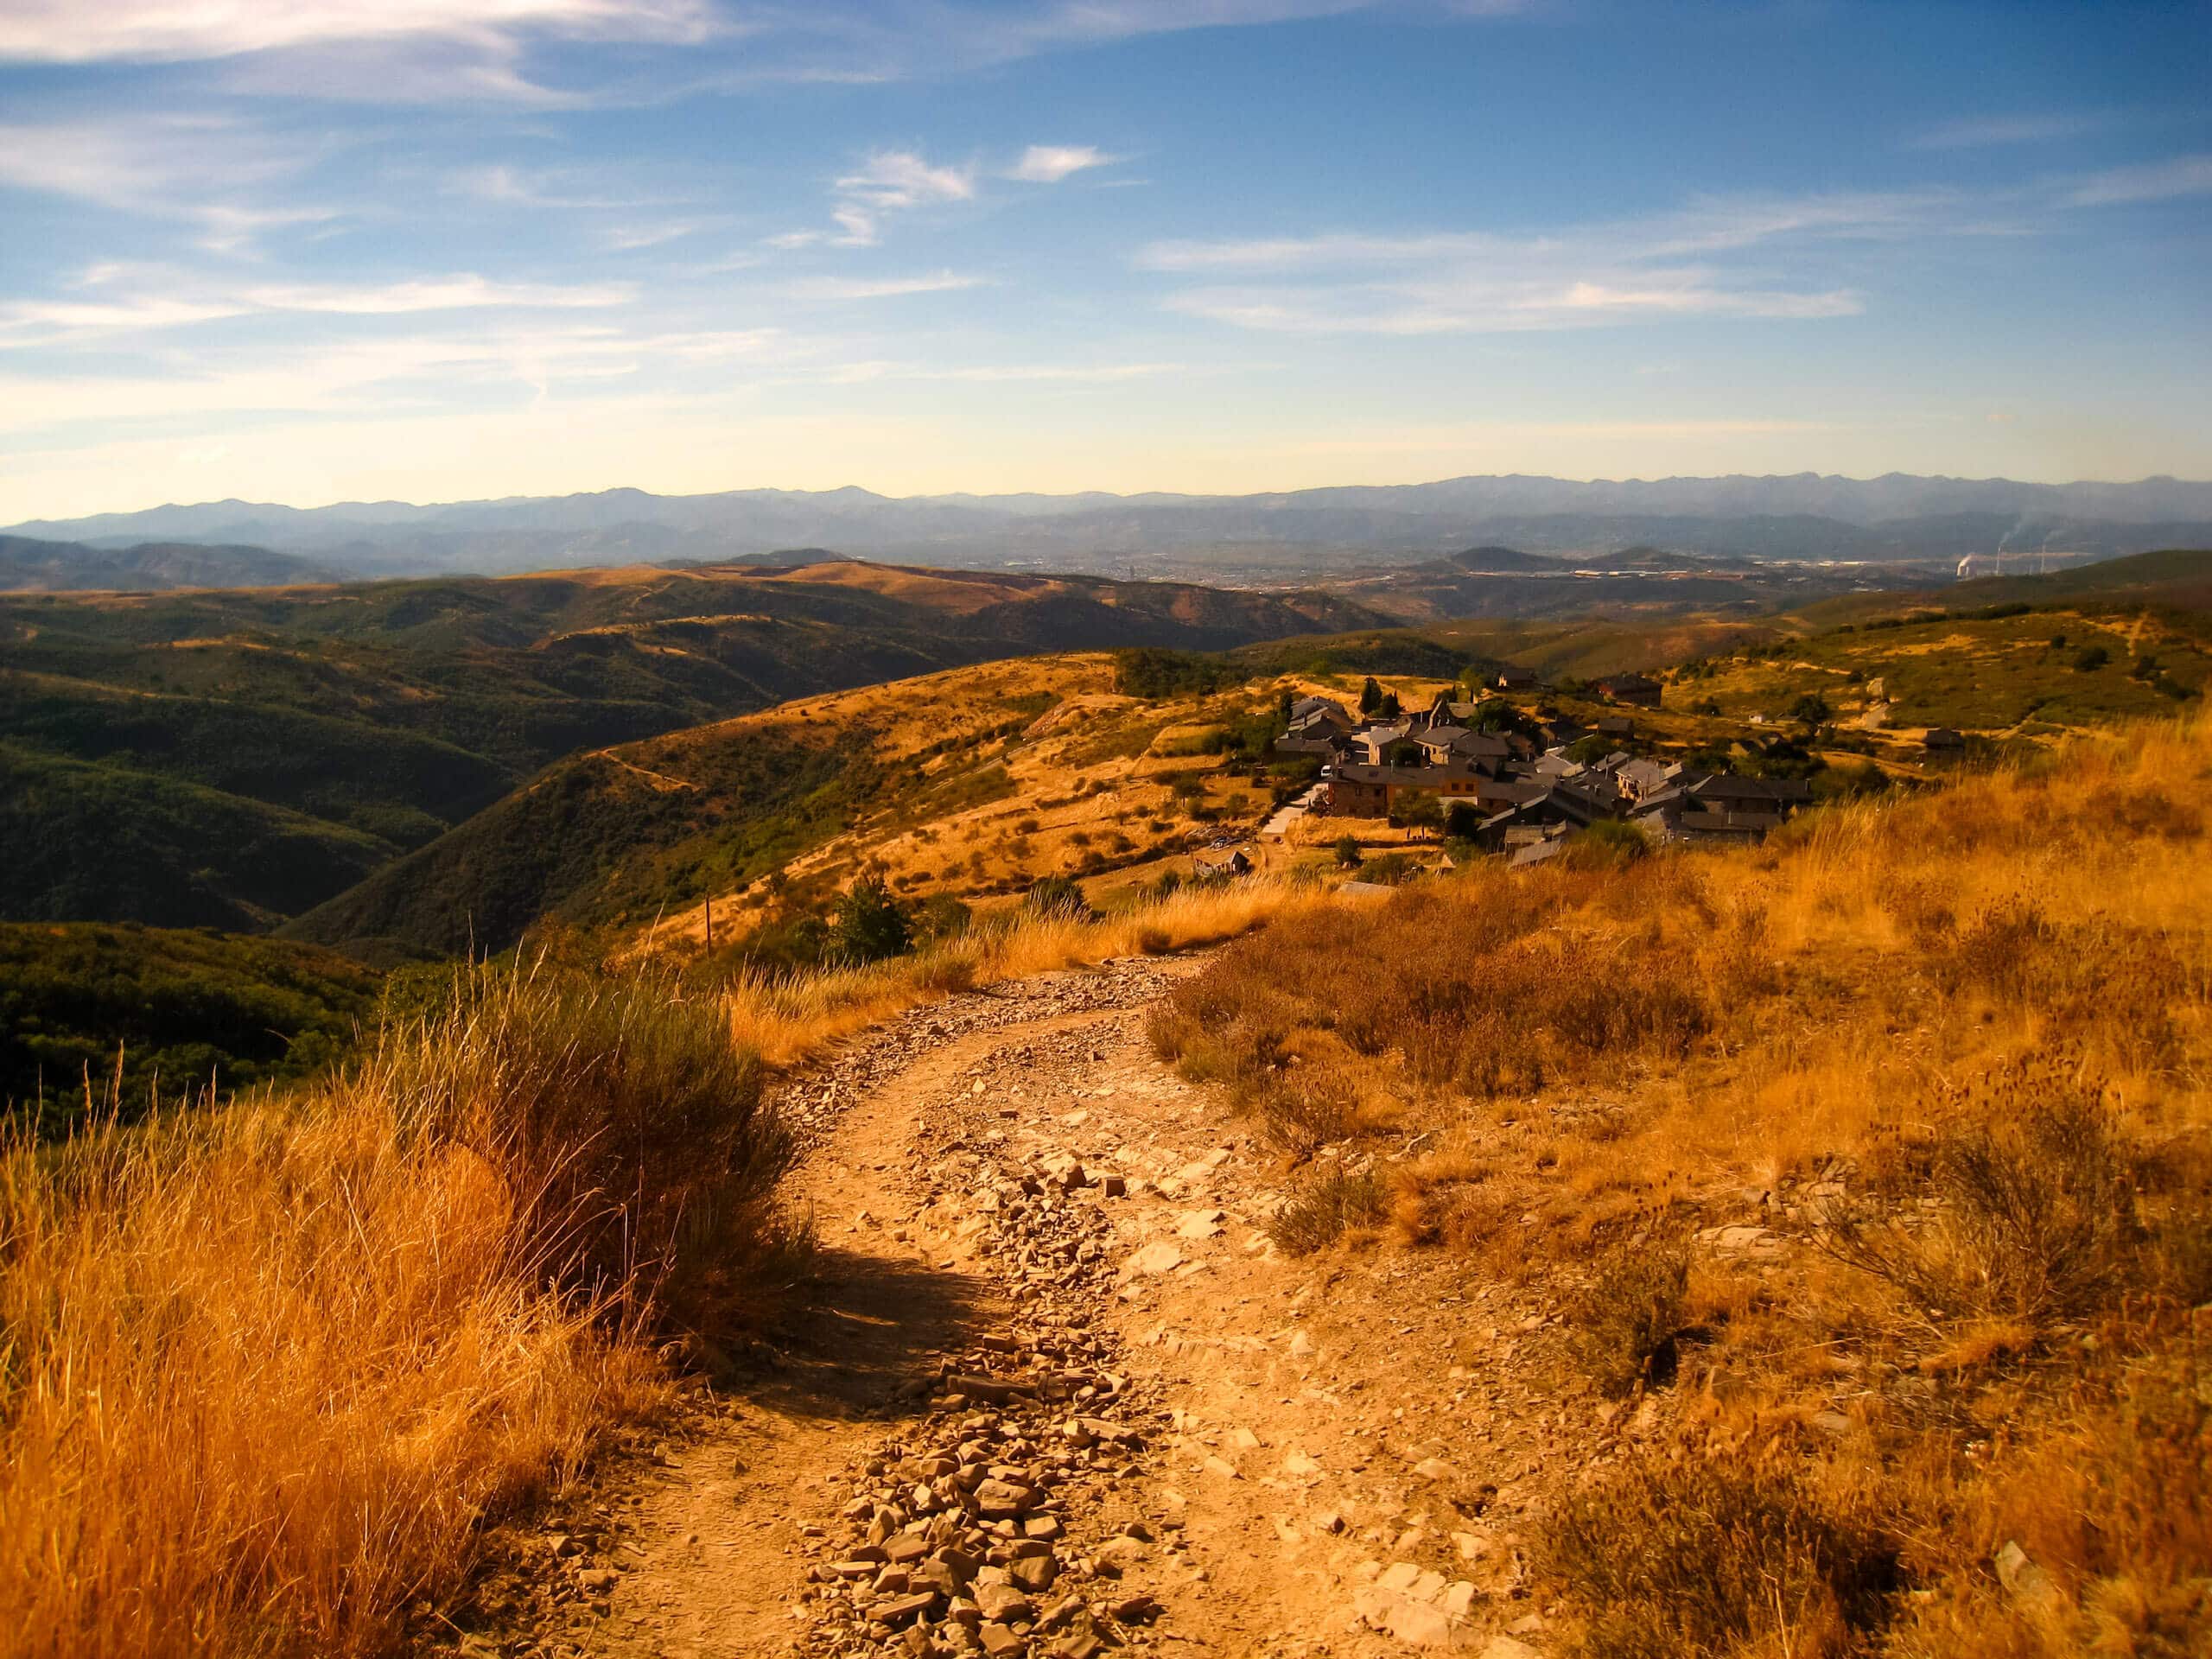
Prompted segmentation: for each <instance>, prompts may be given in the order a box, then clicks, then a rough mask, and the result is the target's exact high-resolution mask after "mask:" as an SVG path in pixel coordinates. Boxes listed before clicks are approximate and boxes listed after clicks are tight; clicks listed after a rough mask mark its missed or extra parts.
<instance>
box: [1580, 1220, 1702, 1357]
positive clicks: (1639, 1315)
mask: <svg viewBox="0 0 2212 1659" xmlns="http://www.w3.org/2000/svg"><path fill="white" fill-rule="evenodd" d="M1689 1279H1690V1258H1689V1250H1688V1247H1687V1246H1686V1245H1685V1244H1683V1243H1681V1241H1680V1240H1652V1239H1646V1240H1644V1241H1643V1243H1632V1244H1622V1245H1618V1246H1617V1247H1615V1248H1614V1249H1611V1250H1610V1251H1608V1252H1607V1253H1606V1254H1605V1255H1603V1256H1601V1257H1600V1258H1599V1262H1598V1270H1597V1274H1596V1276H1595V1277H1594V1278H1593V1279H1592V1281H1591V1282H1590V1283H1589V1284H1588V1285H1587V1286H1586V1287H1584V1289H1583V1290H1582V1291H1581V1293H1580V1294H1579V1295H1577V1296H1576V1297H1575V1298H1574V1300H1573V1302H1571V1303H1570V1304H1569V1306H1568V1309H1567V1320H1568V1324H1569V1325H1570V1326H1571V1327H1572V1329H1573V1344H1574V1350H1575V1354H1576V1357H1578V1358H1579V1359H1580V1362H1581V1364H1582V1369H1583V1370H1584V1371H1585V1372H1586V1374H1587V1375H1588V1376H1589V1377H1590V1380H1591V1381H1592V1382H1593V1383H1596V1384H1597V1385H1598V1388H1599V1391H1600V1392H1601V1393H1605V1394H1610V1395H1624V1394H1627V1393H1629V1392H1630V1390H1632V1389H1636V1388H1637V1387H1639V1386H1643V1385H1647V1384H1661V1383H1668V1382H1670V1381H1672V1380H1673V1377H1674V1374H1675V1344H1676V1343H1677V1341H1678V1340H1679V1339H1680V1338H1681V1337H1682V1335H1683V1334H1684V1332H1683V1325H1684V1323H1685V1319H1684V1314H1683V1308H1684V1305H1685V1302H1686V1300H1687V1295H1688V1289H1689Z"/></svg>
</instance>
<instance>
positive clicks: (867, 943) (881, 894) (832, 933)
mask: <svg viewBox="0 0 2212 1659" xmlns="http://www.w3.org/2000/svg"><path fill="white" fill-rule="evenodd" d="M913 944H914V932H913V925H912V923H911V922H910V921H909V920H908V918H907V915H906V909H905V907H904V906H901V905H900V904H899V901H898V900H897V899H894V898H893V897H892V895H891V889H890V888H889V887H886V886H885V885H884V884H883V881H882V880H881V878H880V877H876V876H868V877H866V878H864V879H862V880H858V881H855V882H854V883H853V885H852V886H851V887H849V888H848V889H847V890H846V892H845V893H844V895H843V896H842V898H840V899H838V900H837V911H836V919H835V920H834V921H833V923H832V924H831V926H830V929H829V950H830V953H831V954H832V955H834V956H836V957H839V958H840V959H842V960H843V961H845V962H849V963H868V962H886V961H888V960H889V959H890V958H891V957H903V956H905V955H906V952H907V951H909V950H912V949H913Z"/></svg>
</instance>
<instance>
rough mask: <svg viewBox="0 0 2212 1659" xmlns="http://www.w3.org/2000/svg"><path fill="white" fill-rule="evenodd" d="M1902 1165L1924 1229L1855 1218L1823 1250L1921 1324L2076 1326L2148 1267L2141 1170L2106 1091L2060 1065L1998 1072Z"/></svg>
mask: <svg viewBox="0 0 2212 1659" xmlns="http://www.w3.org/2000/svg"><path fill="white" fill-rule="evenodd" d="M1902 1160H1903V1161H1904V1163H1905V1165H1906V1166H1907V1168H1908V1170H1909V1171H1915V1172H1924V1184H1925V1186H1926V1188H1927V1192H1928V1195H1929V1196H1930V1197H1933V1198H1935V1199H1936V1201H1937V1205H1938V1207H1937V1208H1936V1211H1934V1215H1933V1218H1932V1219H1929V1220H1928V1221H1926V1222H1925V1224H1921V1225H1917V1226H1913V1225H1907V1224H1905V1222H1904V1219H1903V1218H1902V1217H1900V1216H1898V1215H1896V1214H1892V1213H1888V1212H1872V1211H1870V1209H1869V1208H1868V1207H1867V1206H1865V1205H1862V1206H1860V1207H1859V1208H1858V1209H1856V1210H1853V1211H1850V1212H1847V1213H1845V1214H1842V1215H1839V1216H1837V1217H1833V1218H1832V1224H1831V1226H1830V1228H1829V1230H1828V1232H1827V1249H1829V1250H1830V1252H1831V1253H1832V1254H1834V1255H1837V1256H1839V1257H1840V1258H1841V1259H1842V1260H1843V1261H1845V1262H1849V1263H1850V1264H1851V1265H1853V1267H1856V1268H1861V1269H1863V1270H1864V1271H1866V1272H1867V1273H1871V1274H1874V1275H1875V1276H1876V1277H1878V1278H1879V1279H1882V1280H1885V1281H1888V1282H1889V1283H1890V1284H1891V1285H1892V1286H1894V1287H1896V1288H1897V1290H1898V1291H1899V1292H1900V1293H1902V1294H1904V1297H1905V1298H1906V1300H1908V1301H1909V1302H1910V1304H1911V1305H1912V1306H1913V1307H1914V1308H1915V1309H1916V1310H1917V1311H1919V1312H1921V1313H1927V1314H1929V1315H1930V1316H1932V1317H1936V1318H1946V1319H1963V1318H1967V1317H1973V1316H1982V1317H1988V1316H2002V1317H2005V1318H2010V1319H2022V1320H2029V1321H2040V1320H2050V1319H2065V1318H2069V1317H2075V1316H2078V1315H2081V1314H2084V1313H2090V1312H2093V1311H2094V1310H2095V1309H2097V1308H2099V1307H2101V1306H2107V1305H2109V1304H2111V1303H2112V1302H2113V1301H2114V1300H2117V1299H2118V1298H2119V1297H2120V1296H2122V1295H2124V1294H2126V1290H2127V1288H2128V1287H2130V1286H2131V1285H2133V1284H2134V1283H2137V1282H2139V1281H2140V1279H2141V1278H2142V1276H2143V1274H2144V1271H2145V1268H2146V1267H2148V1266H2149V1262H2148V1261H2147V1258H2146V1255H2145V1251H2144V1248H2143V1247H2144V1245H2145V1243H2147V1239H2148V1236H2147V1234H2146V1233H2145V1230H2144V1229H2143V1227H2142V1226H2141V1224H2140V1223H2139V1219H2138V1216H2137V1212H2136V1201H2135V1184H2136V1179H2137V1171H2136V1169H2135V1167H2134V1166H2133V1161H2132V1160H2131V1158H2130V1156H2129V1154H2128V1153H2127V1150H2126V1147H2125V1145H2124V1143H2123V1142H2122V1141H2120V1138H2119V1136H2118V1135H2117V1133H2116V1132H2115V1130H2114V1129H2113V1125H2112V1122H2111V1118H2110V1116H2109V1114H2108V1113H2107V1111H2106V1109H2105V1106H2104V1103H2103V1100H2102V1090H2101V1087H2100V1086H2099V1085H2097V1084H2094V1083H2083V1082H2082V1081H2081V1080H2080V1079H2079V1078H2078V1077H2075V1076H2072V1075H2070V1074H2069V1072H2068V1071H2065V1070H2064V1069H2063V1068H2062V1067H2061V1066H2059V1065H2055V1064H2053V1063H2050V1062H2048V1061H2045V1062H2042V1063H2030V1064H2024V1065H2018V1066H2014V1067H2011V1068H2008V1069H2006V1070H2005V1071H2002V1072H2000V1073H1999V1074H1998V1075H1997V1077H1996V1078H1995V1079H1994V1080H1993V1081H1992V1082H1989V1083H1986V1084H1983V1085H1982V1086H1981V1088H1980V1090H1977V1091H1976V1092H1975V1095H1974V1096H1973V1097H1970V1098H1969V1099H1968V1100H1967V1101H1963V1102H1955V1103H1954V1105H1953V1109H1952V1112H1951V1115H1950V1116H1949V1118H1948V1121H1947V1122H1945V1123H1944V1124H1943V1125H1942V1127H1941V1128H1938V1129H1937V1130H1936V1133H1935V1134H1934V1135H1932V1136H1930V1137H1929V1139H1928V1140H1927V1141H1924V1142H1923V1143H1922V1144H1920V1145H1917V1146H1910V1147H1904V1149H1903V1151H1902ZM1906 1213H1907V1214H1916V1213H1917V1212H1906Z"/></svg>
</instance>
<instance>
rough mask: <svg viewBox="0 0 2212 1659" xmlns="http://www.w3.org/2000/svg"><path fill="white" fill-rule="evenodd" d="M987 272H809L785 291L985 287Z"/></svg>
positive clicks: (870, 292) (817, 296)
mask: <svg viewBox="0 0 2212 1659" xmlns="http://www.w3.org/2000/svg"><path fill="white" fill-rule="evenodd" d="M990 280H991V279H990V278H989V277H971V276H964V275H963V274H961V273H960V272H958V271H951V270H940V271H937V272H934V273H932V274H931V275H927V276H921V277H806V278H804V279H802V280H801V281H798V282H795V283H785V285H784V287H783V289H782V292H783V293H784V295H785V296H787V297H788V298H791V299H794V300H888V299H897V298H899V297H900V296H904V295H907V294H947V293H951V292H954V291H955V290H957V289H963V288H982V287H986V286H988V284H989V283H990Z"/></svg>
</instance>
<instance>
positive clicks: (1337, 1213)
mask: <svg viewBox="0 0 2212 1659" xmlns="http://www.w3.org/2000/svg"><path fill="white" fill-rule="evenodd" d="M1389 1211H1390V1205H1389V1190H1388V1189H1387V1188H1386V1187H1385V1186H1384V1185H1383V1178H1382V1177H1381V1176H1379V1175H1376V1174H1375V1173H1373V1172H1371V1171H1370V1172H1368V1173H1363V1174H1357V1175H1353V1174H1347V1173H1345V1172H1344V1171H1343V1170H1341V1169H1332V1170H1330V1171H1329V1173H1326V1174H1325V1175H1321V1176H1318V1177H1316V1178H1315V1179H1313V1180H1310V1181H1308V1182H1306V1185H1303V1186H1301V1187H1300V1188H1299V1189H1298V1191H1297V1192H1294V1193H1292V1194H1291V1196H1290V1197H1289V1198H1288V1199H1287V1200H1286V1201H1285V1203H1284V1204H1283V1206H1282V1208H1281V1209H1280V1210H1278V1211H1275V1213H1274V1215H1273V1216H1272V1217H1269V1218H1268V1223H1267V1225H1266V1232H1267V1235H1268V1237H1269V1238H1270V1239H1272V1240H1274V1245H1275V1248H1276V1249H1280V1250H1281V1251H1283V1252H1285V1253H1286V1254H1287V1255H1313V1252H1314V1251H1316V1250H1319V1249H1326V1248H1327V1247H1328V1246H1329V1245H1331V1244H1333V1243H1336V1242H1337V1240H1338V1238H1339V1237H1341V1236H1343V1235H1344V1230H1346V1229H1347V1228H1351V1227H1372V1226H1375V1225H1376V1224H1377V1223H1379V1222H1381V1221H1382V1220H1383V1217H1386V1216H1387V1215H1389Z"/></svg>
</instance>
